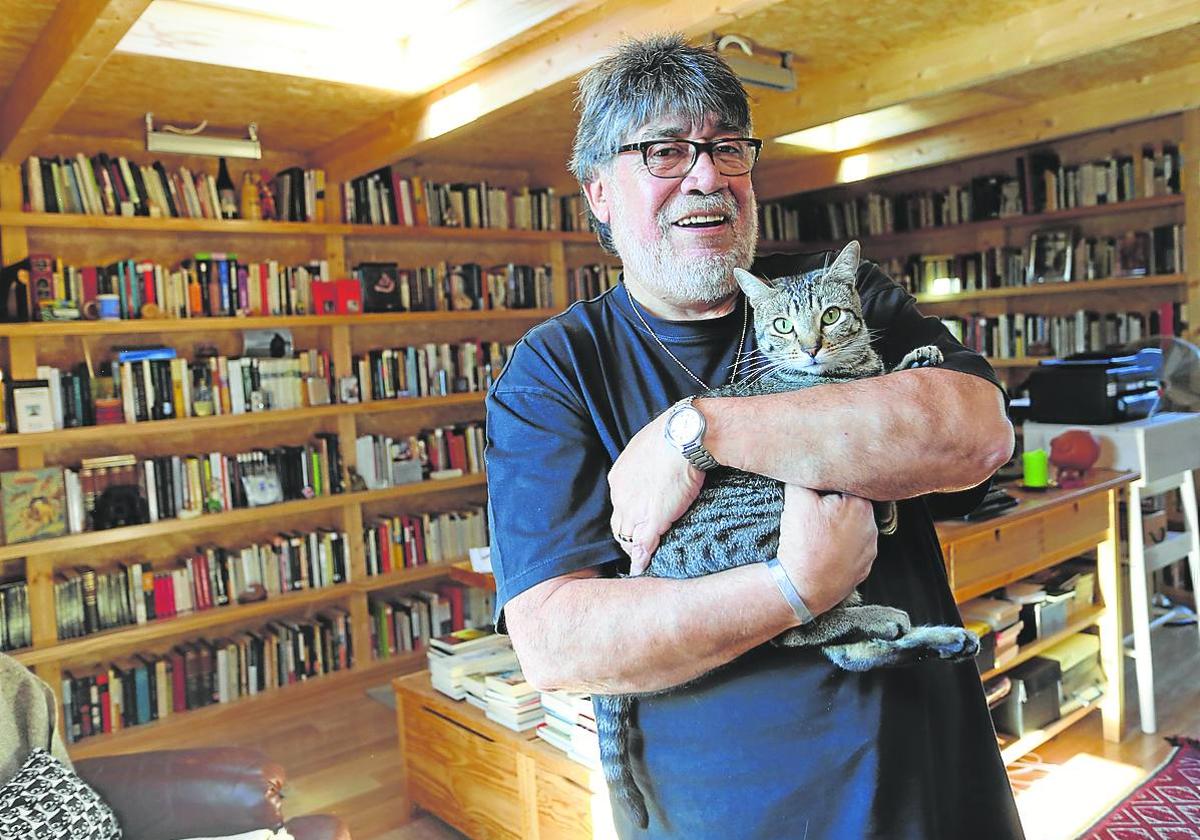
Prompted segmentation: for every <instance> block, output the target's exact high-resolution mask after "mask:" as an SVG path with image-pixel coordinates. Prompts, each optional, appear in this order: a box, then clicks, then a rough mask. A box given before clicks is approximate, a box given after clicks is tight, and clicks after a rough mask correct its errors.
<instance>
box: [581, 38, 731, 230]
mask: <svg viewBox="0 0 1200 840" xmlns="http://www.w3.org/2000/svg"><path fill="white" fill-rule="evenodd" d="M575 107H576V109H577V110H578V111H579V127H578V129H577V130H576V132H575V143H574V146H573V148H572V154H571V162H570V169H571V172H572V173H573V174H574V175H575V177H576V178H577V179H578V181H579V183H580V185H581V186H582V185H584V184H588V183H591V182H592V181H593V180H595V178H596V175H597V172H598V170H599V169H600V168H601V167H602V166H603V165H604V164H606V163H608V162H609V161H610V160H611V159H612V157H613V156H614V155H615V154H616V153H617V147H618V146H620V145H621V144H622V143H624V142H627V141H626V138H627V137H628V136H629V133H630V132H631V131H634V130H636V129H638V128H640V127H642V126H643V125H645V124H646V123H648V122H650V121H651V120H653V119H656V118H660V117H663V116H666V115H672V116H676V115H677V116H681V117H686V118H688V119H689V120H690V121H691V122H692V123H693V124H694V125H698V124H699V123H701V122H703V121H704V119H705V118H706V117H707V116H708V115H710V114H712V115H715V116H716V117H717V119H718V121H719V122H720V123H721V124H722V125H723V126H724V127H725V128H728V129H730V130H732V131H736V132H738V133H741V134H749V133H750V131H751V121H750V104H749V99H748V97H747V96H746V89H745V88H744V87H742V83H741V81H739V80H738V77H737V74H736V73H734V72H733V70H731V69H730V68H729V65H728V64H726V63H725V62H724V60H722V58H721V57H720V56H719V55H717V53H716V51H715V50H712V49H710V48H707V47H693V46H690V45H689V44H688V43H687V42H686V41H685V40H684V38H683V36H682V35H680V34H677V33H676V34H667V35H652V36H649V37H647V38H644V39H642V40H640V41H627V42H625V43H623V44H622V45H621V46H619V47H618V48H617V49H616V51H615V52H613V53H611V54H610V55H608V56H606V57H605V58H603V59H601V60H600V61H599V62H597V63H596V64H595V65H594V66H593V67H592V68H591V69H590V70H588V71H587V73H585V74H584V76H583V78H581V79H580V80H579V95H578V97H577V99H576V105H575ZM585 206H586V204H585ZM588 216H589V217H590V218H591V221H592V224H593V225H595V227H596V230H597V234H598V236H599V237H600V244H601V245H602V246H603V247H604V249H605V250H607V251H609V252H611V253H615V249H614V248H613V241H612V231H611V230H610V229H609V226H608V225H607V224H605V223H602V222H600V221H598V220H597V219H596V218H595V217H594V216H592V213H591V208H590V207H589V208H588Z"/></svg>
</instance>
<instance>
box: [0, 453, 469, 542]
mask: <svg viewBox="0 0 1200 840" xmlns="http://www.w3.org/2000/svg"><path fill="white" fill-rule="evenodd" d="M486 485H487V477H486V475H485V474H484V473H472V474H468V475H464V476H462V477H460V478H449V479H442V480H438V481H433V480H430V481H417V482H413V483H412V484H403V485H401V486H399V487H389V488H387V489H384V490H364V491H359V492H354V493H340V494H335V495H331V496H318V497H317V498H315V499H301V500H295V501H290V502H280V503H279V504H276V505H266V506H263V507H251V508H238V509H236V510H227V511H224V512H222V513H211V514H203V515H201V516H196V517H193V518H191V519H163V520H159V521H158V522H151V523H149V524H145V525H129V526H126V527H123V528H112V529H109V530H107V531H84V532H83V533H81V534H70V535H68V536H64V537H53V538H51V539H48V540H34V541H32V542H26V543H16V544H14V545H6V546H0V562H3V561H6V560H14V559H17V558H20V557H25V558H29V557H38V556H41V555H45V554H65V553H68V552H72V551H86V550H87V549H89V548H94V547H96V546H99V545H116V544H118V543H125V542H137V541H139V540H144V539H150V538H152V537H157V536H164V535H166V534H180V533H190V532H202V531H211V530H220V529H223V528H228V527H231V526H234V525H245V524H248V523H251V522H256V521H258V520H259V519H261V518H262V517H263V516H270V517H271V518H272V519H282V518H284V517H292V516H303V515H305V514H308V513H316V512H318V511H323V510H331V509H334V508H339V507H347V506H350V505H356V504H370V503H373V502H380V501H389V500H392V499H404V498H414V497H420V496H425V495H430V494H439V493H449V492H453V491H457V490H465V489H469V488H476V487H485V486H486Z"/></svg>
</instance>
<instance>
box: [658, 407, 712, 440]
mask: <svg viewBox="0 0 1200 840" xmlns="http://www.w3.org/2000/svg"><path fill="white" fill-rule="evenodd" d="M703 424H704V418H703V417H702V416H701V415H700V412H699V411H697V410H696V409H694V408H691V407H690V406H689V407H688V408H684V409H681V410H680V411H677V412H675V414H674V415H673V416H672V417H671V420H670V422H668V423H667V434H669V435H670V436H671V440H673V441H674V442H675V443H676V444H677V445H679V446H683V445H684V444H688V443H691V442H692V441H694V440H696V439H697V438H698V437H700V434H701V433H702V432H703V431H704V426H703Z"/></svg>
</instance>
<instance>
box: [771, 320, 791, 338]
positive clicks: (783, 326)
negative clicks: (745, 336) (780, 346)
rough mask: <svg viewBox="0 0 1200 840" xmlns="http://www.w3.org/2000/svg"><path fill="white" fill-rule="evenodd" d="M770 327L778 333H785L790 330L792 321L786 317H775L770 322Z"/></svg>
mask: <svg viewBox="0 0 1200 840" xmlns="http://www.w3.org/2000/svg"><path fill="white" fill-rule="evenodd" d="M771 328H772V329H774V330H775V332H777V333H779V334H780V335H787V334H788V333H790V332H791V331H792V322H791V321H789V320H788V319H787V318H776V319H775V320H774V321H773V322H772V323H771Z"/></svg>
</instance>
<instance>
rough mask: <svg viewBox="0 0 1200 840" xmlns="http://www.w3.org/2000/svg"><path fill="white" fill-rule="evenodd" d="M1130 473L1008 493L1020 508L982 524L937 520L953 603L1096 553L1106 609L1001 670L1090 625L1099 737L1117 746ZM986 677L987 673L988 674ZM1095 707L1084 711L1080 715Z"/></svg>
mask: <svg viewBox="0 0 1200 840" xmlns="http://www.w3.org/2000/svg"><path fill="white" fill-rule="evenodd" d="M1137 478H1138V474H1137V473H1135V472H1118V471H1115V470H1093V471H1092V472H1091V474H1090V475H1089V477H1088V480H1087V483H1086V484H1085V486H1083V487H1080V488H1076V489H1073V490H1058V489H1050V490H1046V491H1043V492H1029V491H1022V490H1017V489H1010V490H1009V492H1010V493H1012V495H1014V496H1016V497H1017V498H1018V499H1020V502H1021V503H1020V504H1019V505H1018V506H1017V507H1015V508H1012V509H1011V510H1010V511H1008V512H1007V513H1005V514H1004V515H1003V516H998V517H996V518H994V519H987V520H984V521H982V522H939V523H937V534H938V541H939V542H940V543H941V545H942V553H943V554H944V555H945V557H946V571H947V574H948V575H949V577H950V586H951V588H952V589H953V591H954V600H956V601H958V602H959V603H961V602H963V601H966V600H968V599H970V598H977V597H979V596H980V595H983V594H984V593H986V592H990V591H991V590H993V589H996V588H997V587H1000V586H1004V585H1005V584H1008V583H1012V582H1013V581H1015V580H1020V579H1021V578H1023V577H1026V576H1028V575H1031V574H1033V573H1034V572H1037V571H1040V570H1042V569H1045V568H1048V567H1050V566H1053V565H1055V564H1056V563H1061V562H1062V561H1064V560H1067V559H1069V558H1071V557H1074V556H1076V555H1078V554H1082V553H1084V552H1086V551H1089V550H1090V549H1093V548H1094V549H1096V550H1097V560H1098V563H1097V568H1096V579H1097V582H1098V584H1099V587H1098V588H1099V590H1100V596H1101V599H1102V600H1103V604H1102V605H1101V606H1098V607H1097V608H1096V609H1095V610H1093V611H1091V612H1089V613H1087V614H1084V615H1083V616H1082V617H1079V616H1076V617H1074V618H1073V620H1072V621H1070V622H1069V626H1068V627H1067V629H1066V630H1065V631H1064V632H1063V633H1060V634H1057V635H1056V636H1053V637H1051V638H1050V639H1045V640H1042V639H1039V640H1038V641H1037V642H1035V643H1033V644H1031V645H1027V646H1025V647H1024V648H1022V651H1021V654H1020V656H1019V657H1018V659H1017V660H1016V661H1015V662H1012V663H1010V664H1009V665H1008V666H1007V667H1006V668H1004V669H1000V670H998V671H997V672H996V673H1002V672H1003V671H1004V670H1007V669H1008V668H1011V667H1013V666H1015V665H1017V664H1019V663H1020V662H1023V661H1025V660H1027V659H1029V658H1030V657H1032V656H1034V655H1036V653H1037V652H1038V651H1040V650H1044V649H1045V648H1047V647H1049V646H1050V645H1052V644H1054V642H1056V641H1058V640H1060V639H1062V638H1065V637H1066V636H1068V635H1070V634H1071V633H1075V632H1078V631H1079V630H1082V629H1084V628H1086V627H1089V626H1092V625H1093V624H1094V625H1096V626H1098V627H1099V629H1100V660H1101V664H1102V665H1103V668H1104V673H1105V676H1106V677H1107V678H1108V690H1107V691H1106V692H1105V694H1104V697H1103V698H1101V699H1100V700H1099V701H1098V705H1099V708H1100V710H1101V714H1102V716H1103V720H1104V738H1105V740H1107V741H1120V740H1121V736H1122V735H1123V734H1124V731H1125V699H1124V698H1125V676H1124V675H1125V669H1124V667H1123V652H1124V647H1123V639H1124V628H1123V627H1122V621H1121V600H1122V593H1123V587H1124V576H1123V575H1122V573H1121V559H1120V545H1119V536H1118V535H1119V520H1118V519H1117V516H1118V512H1117V511H1118V508H1117V501H1118V496H1119V494H1120V492H1121V491H1122V490H1124V489H1125V488H1127V487H1128V486H1129V485H1130V484H1131V483H1132V482H1134V481H1136V480H1137ZM989 676H991V674H989ZM1092 708H1093V707H1085V710H1084V711H1083V713H1082V714H1086V713H1087V712H1088V711H1091V709H1092ZM1082 714H1078V715H1070V716H1068V717H1066V718H1064V719H1063V720H1061V721H1057V722H1056V724H1054V725H1052V726H1050V727H1047V729H1046V730H1045V731H1040V730H1039V732H1037V733H1033V735H1035V736H1036V737H1027V738H1022V739H1021V741H1019V742H1017V744H1015V745H1007V746H1006V747H1005V749H1004V758H1005V761H1007V762H1011V761H1014V760H1015V759H1016V758H1019V757H1020V756H1021V755H1023V754H1024V753H1026V752H1029V751H1030V750H1033V749H1036V748H1037V747H1038V746H1039V745H1040V744H1042V743H1045V742H1046V741H1048V740H1049V739H1050V738H1053V737H1054V736H1055V735H1057V734H1058V733H1059V732H1061V731H1062V730H1063V729H1065V728H1066V727H1067V726H1069V725H1071V724H1072V723H1074V722H1075V720H1077V719H1078V718H1079V717H1082Z"/></svg>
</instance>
